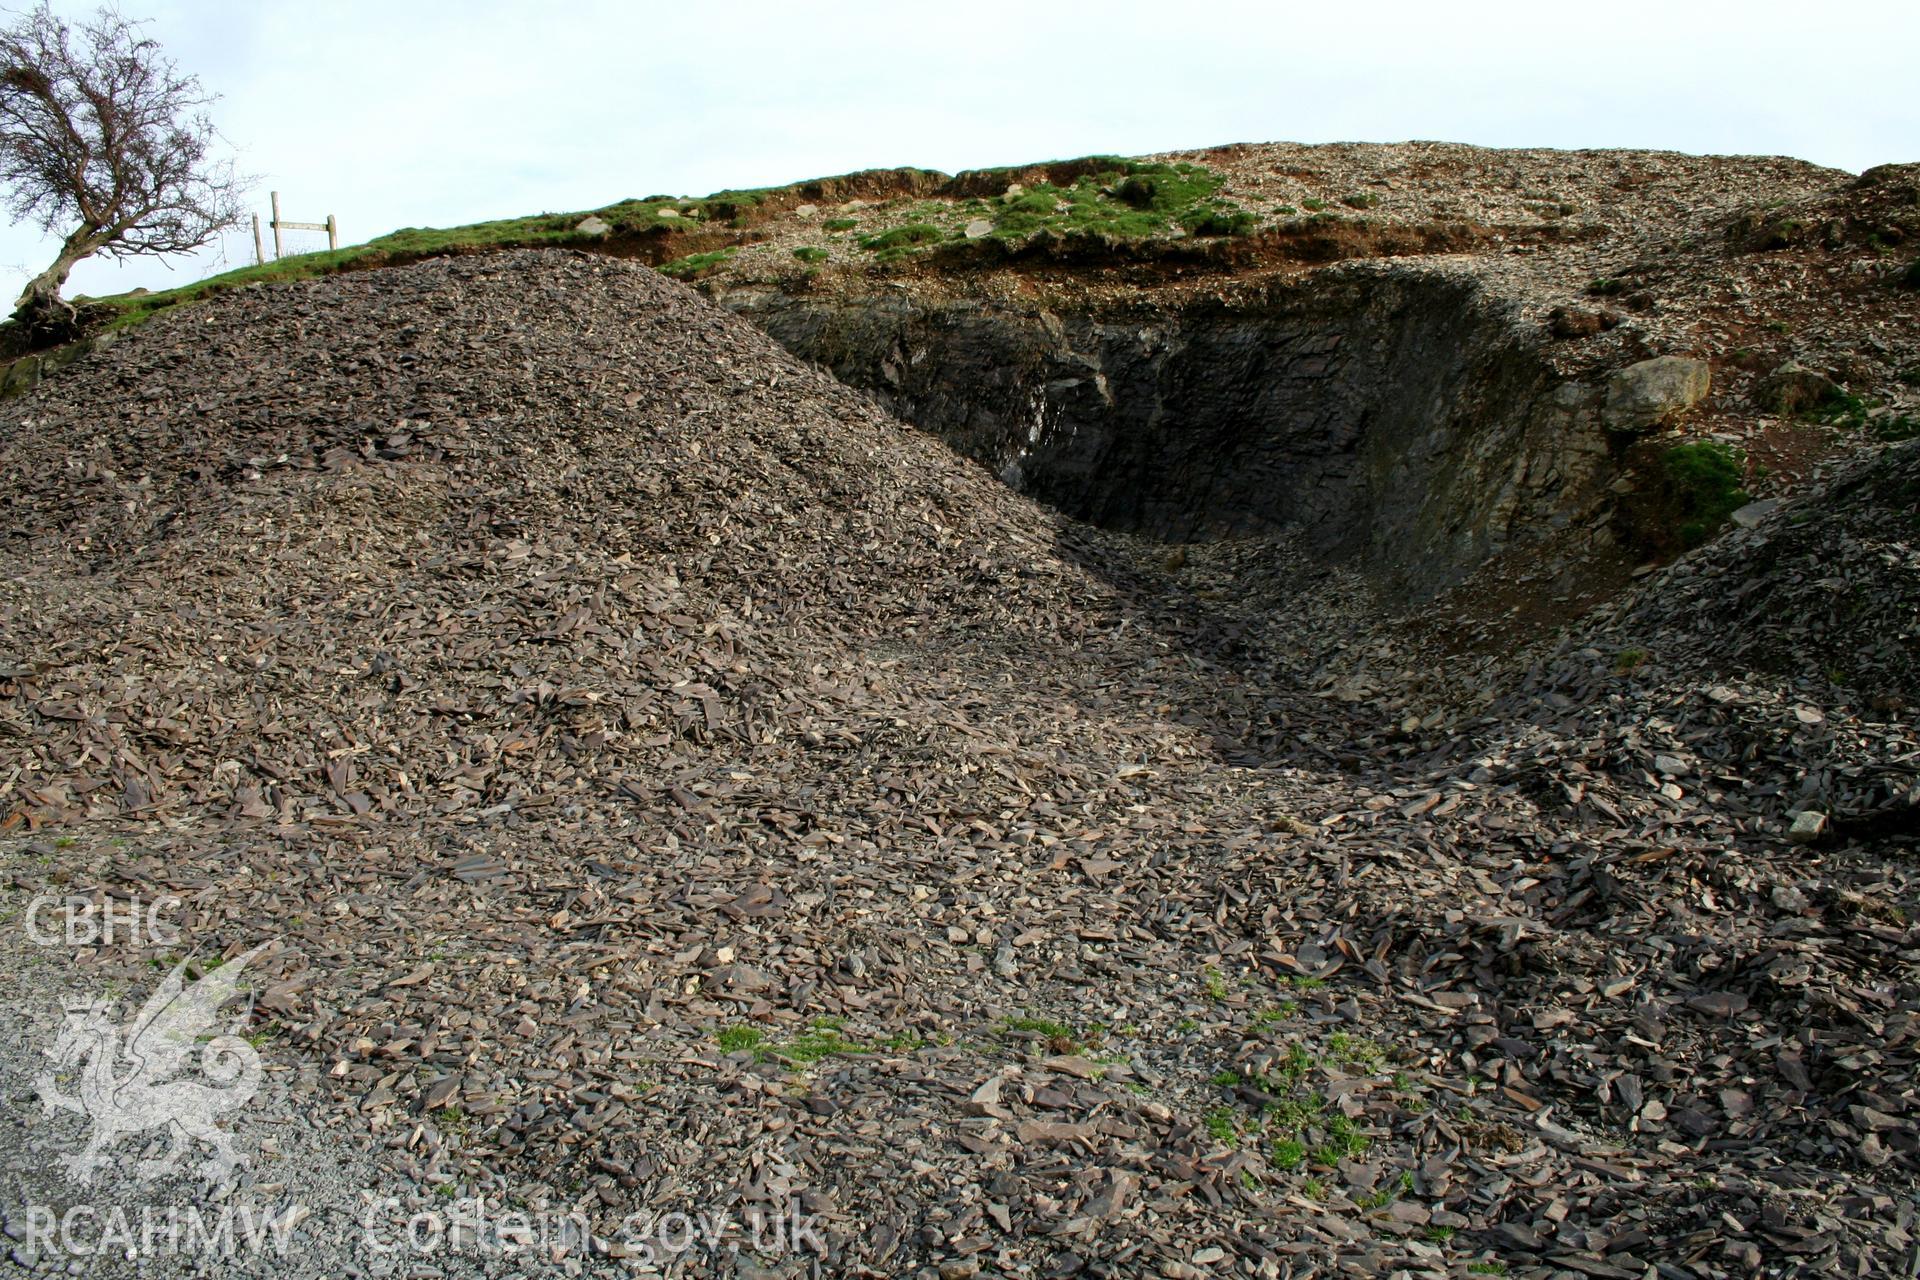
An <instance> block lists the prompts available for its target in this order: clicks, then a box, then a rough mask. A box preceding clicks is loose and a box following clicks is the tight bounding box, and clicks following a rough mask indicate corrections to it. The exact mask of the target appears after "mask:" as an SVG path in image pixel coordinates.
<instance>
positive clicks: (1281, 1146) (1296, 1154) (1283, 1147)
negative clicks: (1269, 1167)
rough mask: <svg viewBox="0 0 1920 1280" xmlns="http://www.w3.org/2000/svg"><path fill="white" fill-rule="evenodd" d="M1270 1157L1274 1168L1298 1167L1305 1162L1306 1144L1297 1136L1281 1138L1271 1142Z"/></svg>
mask: <svg viewBox="0 0 1920 1280" xmlns="http://www.w3.org/2000/svg"><path fill="white" fill-rule="evenodd" d="M1271 1159H1272V1161H1273V1167H1274V1168H1276V1169H1289V1170H1291V1169H1298V1168H1299V1167H1300V1166H1301V1165H1303V1164H1305V1163H1306V1160H1307V1148H1306V1145H1305V1144H1304V1143H1302V1142H1301V1141H1300V1140H1299V1139H1298V1138H1282V1139H1281V1140H1280V1141H1278V1142H1276V1143H1274V1144H1273V1153H1272V1156H1271Z"/></svg>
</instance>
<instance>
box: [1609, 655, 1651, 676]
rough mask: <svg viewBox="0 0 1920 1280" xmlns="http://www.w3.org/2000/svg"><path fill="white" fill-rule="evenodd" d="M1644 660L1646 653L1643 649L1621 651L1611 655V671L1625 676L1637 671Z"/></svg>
mask: <svg viewBox="0 0 1920 1280" xmlns="http://www.w3.org/2000/svg"><path fill="white" fill-rule="evenodd" d="M1646 660H1647V651H1646V650H1645V649H1622V650H1621V651H1620V652H1619V653H1616V654H1614V655H1613V669H1614V670H1615V671H1618V672H1619V673H1620V674H1621V675H1625V674H1626V673H1627V672H1629V671H1637V670H1639V669H1640V667H1641V666H1642V665H1644V664H1645V663H1646Z"/></svg>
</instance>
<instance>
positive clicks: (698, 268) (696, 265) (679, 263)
mask: <svg viewBox="0 0 1920 1280" xmlns="http://www.w3.org/2000/svg"><path fill="white" fill-rule="evenodd" d="M737 252H739V250H738V249H736V248H735V247H734V246H733V245H728V246H727V247H726V248H724V249H715V250H714V251H713V252H711V253H690V254H688V255H687V256H686V257H684V258H675V259H674V260H673V261H672V262H663V263H661V264H660V271H661V273H662V274H664V275H670V276H672V277H673V278H674V279H676V280H698V279H699V278H700V277H701V276H704V275H706V274H708V273H709V272H712V271H715V270H717V269H718V268H720V267H721V266H722V265H724V264H725V263H726V262H727V261H728V259H730V258H732V257H733V255H734V254H735V253H737Z"/></svg>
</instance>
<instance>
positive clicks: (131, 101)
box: [0, 0, 241, 323]
mask: <svg viewBox="0 0 1920 1280" xmlns="http://www.w3.org/2000/svg"><path fill="white" fill-rule="evenodd" d="M212 102H213V96H212V95H211V94H209V93H207V92H206V91H205V90H204V89H202V88H201V86H200V81H199V79H198V77H195V76H188V75H181V74H180V72H179V70H178V69H177V68H176V67H175V65H174V63H173V62H172V61H171V60H170V59H168V58H167V57H166V56H165V55H164V54H163V53H162V52H161V49H160V46H159V45H158V44H156V43H155V42H154V41H152V40H149V39H146V38H144V37H143V36H142V35H141V33H140V24H138V23H135V22H130V21H128V20H127V19H125V18H123V17H121V16H120V14H119V13H117V12H115V11H114V10H112V9H102V10H100V11H99V12H98V13H97V14H95V15H94V16H93V18H91V19H90V20H87V21H82V22H76V23H75V24H73V25H72V26H69V25H68V24H67V23H66V22H65V21H63V20H62V19H60V18H58V17H55V16H54V14H53V12H52V10H51V9H49V8H48V7H47V3H46V0H41V3H40V5H39V7H38V8H36V9H33V10H31V11H29V12H28V13H26V14H25V15H24V16H22V17H21V18H20V19H19V20H18V21H16V22H15V23H14V24H13V26H12V27H10V28H8V29H6V30H4V31H0V190H3V191H4V194H5V199H6V201H7V204H8V207H9V210H10V212H11V213H12V214H13V217H14V220H15V221H25V220H28V219H32V220H34V221H36V222H38V223H39V224H40V225H41V226H43V227H45V228H46V229H47V230H48V231H49V232H52V233H54V234H56V235H64V236H65V239H64V240H63V241H62V243H61V246H60V253H59V256H58V257H56V258H55V259H54V260H53V265H51V266H49V267H48V268H47V269H46V270H45V271H42V272H41V273H40V274H39V275H37V276H35V277H34V278H33V279H32V280H31V281H29V282H28V283H27V287H26V289H25V291H24V292H22V293H21V295H20V299H19V301H18V302H16V303H15V304H14V314H15V316H16V317H18V318H20V319H22V320H26V321H28V322H29V323H33V322H35V321H36V319H38V320H42V321H44V320H46V319H49V318H51V317H50V313H54V312H65V313H66V315H67V317H68V318H69V319H71V317H72V308H71V307H69V306H67V304H66V303H64V302H62V301H61V299H60V289H61V286H63V285H64V284H65V283H66V281H67V275H68V273H70V272H71V271H72V270H73V267H74V264H75V263H77V262H79V261H81V260H82V259H83V258H86V257H88V256H90V255H92V254H95V253H103V254H106V255H107V256H109V257H134V256H140V255H149V256H156V257H157V256H161V255H164V254H171V253H186V252H188V251H190V250H193V249H197V248H199V247H200V246H201V245H203V244H206V243H207V242H208V241H210V240H212V239H213V238H214V236H216V235H218V234H219V233H220V232H221V231H222V230H224V229H226V228H228V227H231V226H234V225H236V224H237V223H238V222H239V220H240V215H241V204H240V194H241V187H240V183H239V180H238V179H237V178H236V177H235V175H234V171H233V165H232V162H231V161H227V160H215V159H214V158H213V157H212V156H211V154H210V151H211V148H212V146H213V144H214V143H216V142H217V141H218V140H219V135H218V134H217V133H215V131H214V128H213V124H212V122H211V121H210V120H208V118H207V115H206V108H207V107H208V106H209V105H211V103H212Z"/></svg>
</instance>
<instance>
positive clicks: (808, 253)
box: [793, 244, 831, 266]
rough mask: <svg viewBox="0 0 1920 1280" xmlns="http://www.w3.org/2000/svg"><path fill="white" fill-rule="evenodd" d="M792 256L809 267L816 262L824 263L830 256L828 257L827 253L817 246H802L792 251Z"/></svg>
mask: <svg viewBox="0 0 1920 1280" xmlns="http://www.w3.org/2000/svg"><path fill="white" fill-rule="evenodd" d="M793 256H794V257H796V258H798V259H800V261H802V262H804V263H807V264H808V265H809V266H811V265H812V264H814V263H817V262H825V261H826V260H827V258H828V257H829V256H831V255H829V254H828V253H827V251H826V250H825V249H822V248H821V247H820V246H819V245H813V244H803V245H801V246H800V247H799V248H798V249H795V250H794V251H793Z"/></svg>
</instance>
